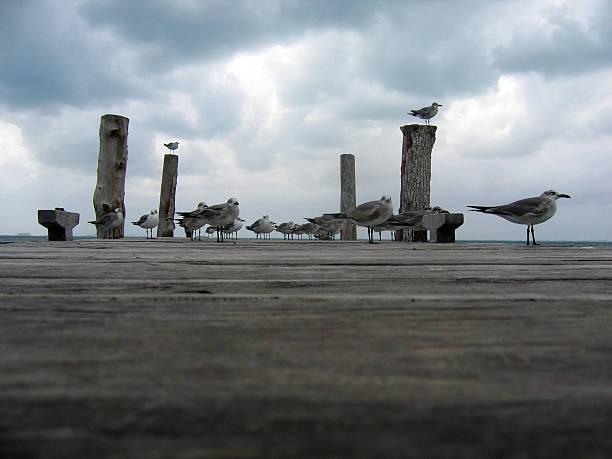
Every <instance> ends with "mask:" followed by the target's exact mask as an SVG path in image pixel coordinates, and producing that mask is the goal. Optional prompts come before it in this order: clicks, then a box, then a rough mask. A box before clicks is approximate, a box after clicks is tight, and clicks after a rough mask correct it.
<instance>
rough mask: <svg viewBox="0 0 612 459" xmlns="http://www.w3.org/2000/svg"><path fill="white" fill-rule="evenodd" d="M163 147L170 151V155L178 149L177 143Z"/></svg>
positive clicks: (166, 144) (170, 143)
mask: <svg viewBox="0 0 612 459" xmlns="http://www.w3.org/2000/svg"><path fill="white" fill-rule="evenodd" d="M164 146H165V147H166V148H168V149H169V150H170V153H174V150H176V149H177V148H178V146H179V143H178V142H169V143H165V144H164Z"/></svg>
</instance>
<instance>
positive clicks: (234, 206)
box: [195, 198, 240, 242]
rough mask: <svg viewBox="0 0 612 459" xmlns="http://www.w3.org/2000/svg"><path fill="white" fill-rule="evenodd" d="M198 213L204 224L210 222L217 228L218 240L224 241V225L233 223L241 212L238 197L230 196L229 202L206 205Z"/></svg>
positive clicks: (197, 216)
mask: <svg viewBox="0 0 612 459" xmlns="http://www.w3.org/2000/svg"><path fill="white" fill-rule="evenodd" d="M196 213H197V215H196V216H195V217H196V218H200V219H201V220H202V221H203V222H204V224H206V223H208V224H209V225H210V226H212V227H214V228H215V229H216V230H217V242H223V231H222V227H223V226H225V225H228V224H230V223H233V222H234V220H235V219H237V218H238V215H239V214H240V209H239V208H238V199H236V198H229V199H228V200H227V202H225V203H223V204H215V205H214V206H210V207H205V208H204V209H202V210H201V211H197V212H196Z"/></svg>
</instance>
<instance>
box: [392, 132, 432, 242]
mask: <svg viewBox="0 0 612 459" xmlns="http://www.w3.org/2000/svg"><path fill="white" fill-rule="evenodd" d="M436 129H437V127H436V126H426V125H423V124H409V125H405V126H402V127H400V130H401V131H402V134H403V135H404V138H403V142H402V169H401V180H402V182H401V190H400V208H399V211H400V213H401V212H404V211H406V210H422V209H427V208H429V207H430V203H429V200H430V189H429V186H430V182H431V151H432V149H433V145H434V143H435V141H436ZM396 240H397V241H417V242H425V241H427V231H415V230H414V229H404V230H401V231H397V232H396Z"/></svg>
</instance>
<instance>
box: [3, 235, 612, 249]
mask: <svg viewBox="0 0 612 459" xmlns="http://www.w3.org/2000/svg"><path fill="white" fill-rule="evenodd" d="M95 238H96V237H95V236H75V237H74V239H75V240H81V239H95ZM126 239H142V238H141V237H134V238H132V237H127V238H126ZM240 239H243V240H244V239H246V240H250V239H252V240H256V238H254V237H253V238H250V237H246V238H240ZM275 239H276V240H279V241H282V240H283V238H272V240H275ZM46 240H47V236H46V235H45V236H36V235H29V234H19V235H2V234H0V243H9V242H37V241H46ZM360 240H361V239H360ZM364 240H367V239H364ZM383 242H385V241H384V239H383ZM389 242H390V241H389ZM457 242H459V243H461V242H469V243H475V244H491V243H498V244H521V245H522V244H525V241H524V240H522V241H503V240H486V241H485V240H457ZM538 244H540V245H548V246H559V247H612V241H538Z"/></svg>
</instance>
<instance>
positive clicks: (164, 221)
mask: <svg viewBox="0 0 612 459" xmlns="http://www.w3.org/2000/svg"><path fill="white" fill-rule="evenodd" d="M177 177H178V155H172V154H168V155H164V168H163V171H162V182H161V192H160V194H159V225H158V226H157V236H158V237H173V236H174V202H175V195H176V181H177Z"/></svg>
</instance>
